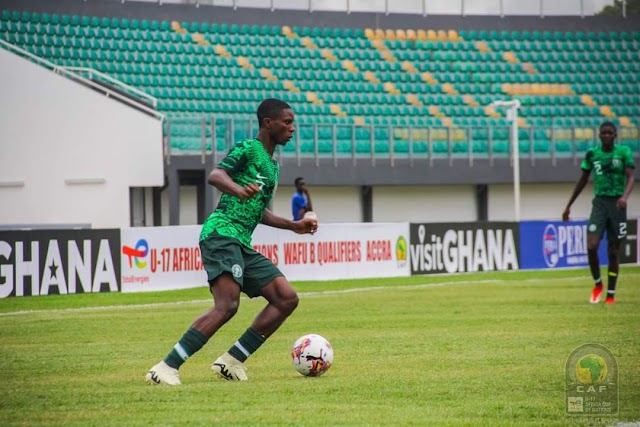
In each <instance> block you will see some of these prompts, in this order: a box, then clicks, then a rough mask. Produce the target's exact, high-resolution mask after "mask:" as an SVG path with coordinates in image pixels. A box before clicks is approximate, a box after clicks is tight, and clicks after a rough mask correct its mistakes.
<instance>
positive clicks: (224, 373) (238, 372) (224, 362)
mask: <svg viewBox="0 0 640 427" xmlns="http://www.w3.org/2000/svg"><path fill="white" fill-rule="evenodd" d="M211 370H212V371H213V372H214V373H215V374H216V375H217V376H218V377H220V378H223V379H225V380H228V381H246V380H248V379H249V378H247V368H245V367H244V364H243V363H242V362H240V361H239V360H238V359H236V358H235V357H233V356H232V355H230V354H229V353H225V354H223V355H222V356H220V357H218V358H217V359H216V361H215V362H213V365H211Z"/></svg>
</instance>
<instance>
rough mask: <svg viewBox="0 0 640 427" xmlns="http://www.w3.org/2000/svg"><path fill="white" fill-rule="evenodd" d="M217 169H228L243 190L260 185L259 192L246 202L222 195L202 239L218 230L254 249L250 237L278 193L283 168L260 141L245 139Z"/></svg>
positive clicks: (207, 221)
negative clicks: (251, 184) (254, 184)
mask: <svg viewBox="0 0 640 427" xmlns="http://www.w3.org/2000/svg"><path fill="white" fill-rule="evenodd" d="M217 167H218V168H222V169H224V170H226V171H227V172H228V173H229V176H230V177H231V179H233V181H234V182H235V183H236V184H238V185H240V186H242V187H245V186H247V185H248V184H250V183H252V182H255V183H258V185H259V186H260V193H258V194H256V195H255V196H254V197H251V198H249V199H246V200H241V199H239V198H238V197H235V196H232V195H229V194H223V195H222V197H220V201H219V203H218V206H217V207H216V209H215V210H214V211H213V213H212V214H211V215H210V216H209V218H207V220H206V221H205V223H204V224H203V225H202V231H201V233H200V240H204V239H206V238H207V237H208V236H209V235H210V234H211V233H213V232H214V231H215V232H216V233H218V234H220V235H223V236H228V237H233V238H235V239H238V240H239V241H240V243H242V244H243V245H245V246H247V247H249V248H251V234H252V233H253V231H254V230H255V228H256V227H257V226H258V224H259V223H260V221H261V220H262V214H263V212H264V210H265V209H266V207H267V205H268V204H269V202H270V201H271V199H272V198H273V196H274V194H275V193H276V189H277V187H278V179H279V177H280V165H279V164H278V162H277V161H276V160H275V159H273V158H272V157H271V156H270V155H269V153H268V152H267V150H265V148H264V146H263V145H262V143H261V142H260V141H258V140H257V139H246V140H244V141H240V142H238V143H236V144H235V145H234V146H233V147H232V148H231V150H229V153H228V154H227V156H226V157H225V158H224V159H223V160H222V161H221V162H220V164H218V166H217Z"/></svg>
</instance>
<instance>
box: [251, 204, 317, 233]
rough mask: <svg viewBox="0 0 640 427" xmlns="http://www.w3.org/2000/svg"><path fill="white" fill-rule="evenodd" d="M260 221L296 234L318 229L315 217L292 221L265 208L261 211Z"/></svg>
mask: <svg viewBox="0 0 640 427" xmlns="http://www.w3.org/2000/svg"><path fill="white" fill-rule="evenodd" d="M261 222H262V223H263V224H264V225H268V226H269V227H275V228H280V229H283V230H291V231H293V232H295V233H298V234H314V233H315V232H316V231H318V221H316V220H315V219H311V218H304V219H301V220H300V221H292V220H290V219H287V218H283V217H281V216H278V215H276V214H274V213H273V212H271V211H270V210H269V209H265V210H264V212H263V213H262V221H261Z"/></svg>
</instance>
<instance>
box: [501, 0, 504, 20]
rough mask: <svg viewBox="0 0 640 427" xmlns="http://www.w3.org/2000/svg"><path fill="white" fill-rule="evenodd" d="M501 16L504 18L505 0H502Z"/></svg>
mask: <svg viewBox="0 0 640 427" xmlns="http://www.w3.org/2000/svg"><path fill="white" fill-rule="evenodd" d="M500 18H504V0H500Z"/></svg>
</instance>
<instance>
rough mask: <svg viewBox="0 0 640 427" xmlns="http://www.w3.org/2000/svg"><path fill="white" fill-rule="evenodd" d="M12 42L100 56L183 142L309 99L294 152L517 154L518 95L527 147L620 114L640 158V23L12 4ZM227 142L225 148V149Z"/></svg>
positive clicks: (45, 52)
mask: <svg viewBox="0 0 640 427" xmlns="http://www.w3.org/2000/svg"><path fill="white" fill-rule="evenodd" d="M0 37H2V38H3V39H4V40H6V41H7V42H8V43H10V44H13V45H16V46H18V47H20V48H22V49H25V50H26V51H28V52H30V53H32V54H34V55H37V56H40V57H43V58H45V59H47V60H49V61H51V62H53V63H55V64H58V65H60V66H65V67H88V68H92V69H95V70H97V71H99V72H101V73H105V74H107V75H109V76H111V77H114V78H116V79H118V80H121V81H122V82H124V83H126V84H128V85H131V86H133V87H135V88H138V89H141V90H143V91H145V92H147V93H149V94H150V95H152V96H153V97H156V98H157V99H158V105H157V108H158V109H159V110H160V111H162V112H164V113H166V114H167V117H168V120H167V123H166V127H167V128H166V133H167V134H168V135H169V138H170V143H171V147H172V150H173V152H174V153H176V152H177V153H180V152H184V153H189V152H194V151H198V150H200V149H201V148H202V147H203V146H204V148H206V149H207V150H211V149H212V148H215V149H216V150H225V149H226V148H227V147H228V146H229V144H231V143H232V142H233V141H235V140H237V139H240V138H245V137H249V136H252V135H253V133H254V132H255V123H254V122H255V119H254V109H255V105H256V104H257V103H258V102H259V101H260V100H261V99H263V98H265V97H270V96H276V97H281V98H283V99H287V100H288V101H289V102H291V103H292V104H294V105H295V110H296V114H297V122H298V132H297V138H296V141H295V143H290V144H288V145H287V146H286V147H285V148H284V149H283V154H285V155H287V154H293V153H297V154H298V155H299V154H300V153H302V154H305V153H313V154H315V155H336V154H337V155H363V156H370V155H371V154H372V151H373V153H374V155H375V154H380V155H383V156H384V155H388V153H389V152H393V153H394V154H395V155H403V154H407V153H411V155H427V154H428V155H434V154H435V155H438V154H442V155H448V156H456V155H461V156H467V155H469V154H472V155H474V156H480V157H481V156H487V155H488V156H494V155H495V156H500V155H502V156H506V155H508V152H509V122H508V121H507V120H506V118H505V117H504V115H503V112H502V111H497V110H496V109H493V108H492V107H490V106H489V104H490V103H491V102H492V101H493V100H496V99H510V98H512V97H517V98H518V99H519V100H520V101H521V102H522V108H521V110H520V116H519V121H518V124H519V137H520V150H521V152H524V153H527V154H528V155H533V156H536V155H539V156H549V155H550V154H551V153H552V154H553V155H559V156H562V155H574V156H575V155H576V153H582V152H584V151H585V150H586V149H587V148H588V147H589V146H591V145H593V144H594V143H596V142H597V134H596V133H597V126H598V125H599V124H600V123H601V122H602V121H603V120H605V119H607V120H612V121H614V122H616V123H617V124H618V125H619V127H620V130H619V136H620V142H621V143H622V144H626V145H629V146H630V147H631V148H632V150H633V151H634V153H636V154H637V153H639V152H640V147H639V146H638V140H639V136H638V126H639V125H640V82H639V79H640V32H633V31H619V32H613V31H609V32H582V31H573V32H572V31H564V32H559V31H497V30H495V31H474V30H459V31H457V30H455V29H450V30H437V31H436V30H429V29H417V28H415V29H413V28H395V29H380V28H377V29H373V28H364V29H363V28H328V27H309V26H304V27H298V26H291V27H289V26H275V25H246V24H244V25H240V24H225V23H215V22H196V21H190V22H178V21H170V20H162V21H160V20H150V19H149V20H147V19H129V18H123V17H107V16H79V15H67V14H55V13H38V12H28V11H17V10H8V9H5V10H2V12H1V17H0ZM214 139H215V141H216V144H215V145H213V144H211V141H213V140H214Z"/></svg>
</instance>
